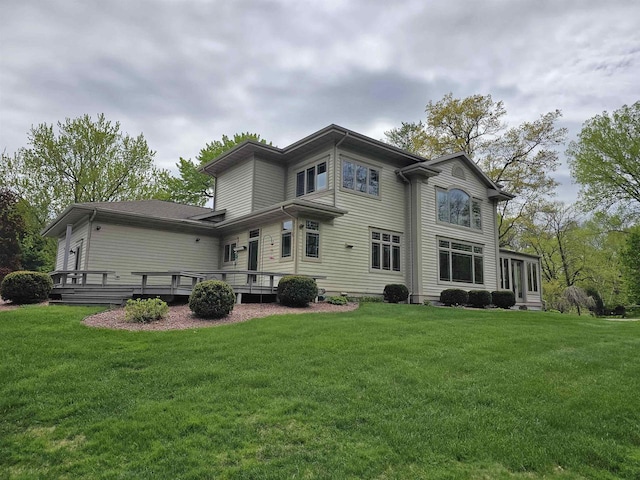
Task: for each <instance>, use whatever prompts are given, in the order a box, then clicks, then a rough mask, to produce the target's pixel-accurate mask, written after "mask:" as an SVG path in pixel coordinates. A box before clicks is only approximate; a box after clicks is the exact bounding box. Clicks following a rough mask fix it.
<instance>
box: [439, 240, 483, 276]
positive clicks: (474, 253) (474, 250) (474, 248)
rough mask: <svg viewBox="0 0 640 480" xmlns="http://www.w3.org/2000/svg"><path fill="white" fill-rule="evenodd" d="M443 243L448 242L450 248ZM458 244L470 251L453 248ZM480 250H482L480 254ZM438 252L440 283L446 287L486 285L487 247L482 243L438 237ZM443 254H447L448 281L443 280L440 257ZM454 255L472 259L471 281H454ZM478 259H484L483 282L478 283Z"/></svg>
mask: <svg viewBox="0 0 640 480" xmlns="http://www.w3.org/2000/svg"><path fill="white" fill-rule="evenodd" d="M442 242H448V246H444V245H442ZM454 243H455V244H458V245H461V246H466V247H469V250H463V249H456V248H453V244H454ZM478 250H481V251H480V252H478ZM436 251H437V257H438V283H442V284H446V285H474V286H476V285H486V278H485V277H486V275H485V273H486V268H485V267H486V265H485V263H486V262H485V254H486V245H484V244H481V243H475V242H469V241H467V240H458V239H454V238H448V237H436ZM442 252H446V253H447V258H448V261H447V268H448V270H449V272H448V280H447V279H442V274H441V267H442V265H441V258H440V255H441V253H442ZM453 253H456V254H457V255H465V256H470V257H471V281H470V282H467V281H464V280H454V279H453ZM476 258H481V259H482V282H476Z"/></svg>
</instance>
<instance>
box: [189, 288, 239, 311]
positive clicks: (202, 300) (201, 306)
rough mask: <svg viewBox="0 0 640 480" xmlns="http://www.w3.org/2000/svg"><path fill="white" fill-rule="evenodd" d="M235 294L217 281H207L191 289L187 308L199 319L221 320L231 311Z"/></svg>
mask: <svg viewBox="0 0 640 480" xmlns="http://www.w3.org/2000/svg"><path fill="white" fill-rule="evenodd" d="M235 303H236V294H235V293H234V291H233V288H231V285H229V284H228V283H225V282H221V281H219V280H207V281H205V282H200V283H198V284H197V285H196V286H195V287H193V291H192V292H191V295H189V308H190V309H191V311H192V312H193V313H194V314H195V315H196V316H197V317H200V318H222V317H225V316H227V315H229V313H231V311H232V310H233V306H234V305H235Z"/></svg>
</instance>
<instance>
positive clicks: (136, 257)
mask: <svg viewBox="0 0 640 480" xmlns="http://www.w3.org/2000/svg"><path fill="white" fill-rule="evenodd" d="M98 224H99V225H100V227H101V228H100V230H95V229H94V231H93V232H92V236H91V250H90V252H89V254H90V259H89V268H90V269H91V270H110V271H115V272H116V276H117V277H118V278H114V277H110V278H109V283H113V284H139V283H140V282H141V277H139V276H133V275H131V272H136V271H159V272H162V271H175V270H178V271H179V270H191V271H203V270H204V271H206V270H216V269H217V268H218V239H217V238H215V237H210V236H206V235H203V234H199V233H198V234H196V233H182V232H173V231H165V230H156V229H150V228H141V227H134V226H129V225H119V224H114V223H105V222H99V223H98V222H94V225H98ZM197 238H199V239H200V240H199V241H196V239H197ZM169 281H170V278H168V277H167V278H164V277H163V278H162V279H161V280H159V279H151V278H150V279H149V283H150V284H154V283H155V284H157V283H161V282H162V283H165V284H168V282H169Z"/></svg>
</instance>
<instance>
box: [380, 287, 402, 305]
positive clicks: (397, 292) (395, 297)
mask: <svg viewBox="0 0 640 480" xmlns="http://www.w3.org/2000/svg"><path fill="white" fill-rule="evenodd" d="M382 294H383V296H384V299H385V300H386V301H387V302H389V303H400V302H404V301H405V300H406V299H407V298H409V289H408V288H407V287H406V286H404V285H402V284H401V283H390V284H389V285H385V287H384V291H383V292H382Z"/></svg>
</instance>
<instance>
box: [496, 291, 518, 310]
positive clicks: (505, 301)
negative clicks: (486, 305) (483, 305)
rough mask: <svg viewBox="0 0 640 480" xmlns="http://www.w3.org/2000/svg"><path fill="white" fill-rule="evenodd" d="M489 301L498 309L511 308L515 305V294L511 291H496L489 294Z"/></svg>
mask: <svg viewBox="0 0 640 480" xmlns="http://www.w3.org/2000/svg"><path fill="white" fill-rule="evenodd" d="M491 300H492V301H493V304H494V305H495V306H496V307H498V308H511V307H513V306H514V305H515V304H516V294H515V293H513V292H512V291H511V290H496V291H495V292H491Z"/></svg>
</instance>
